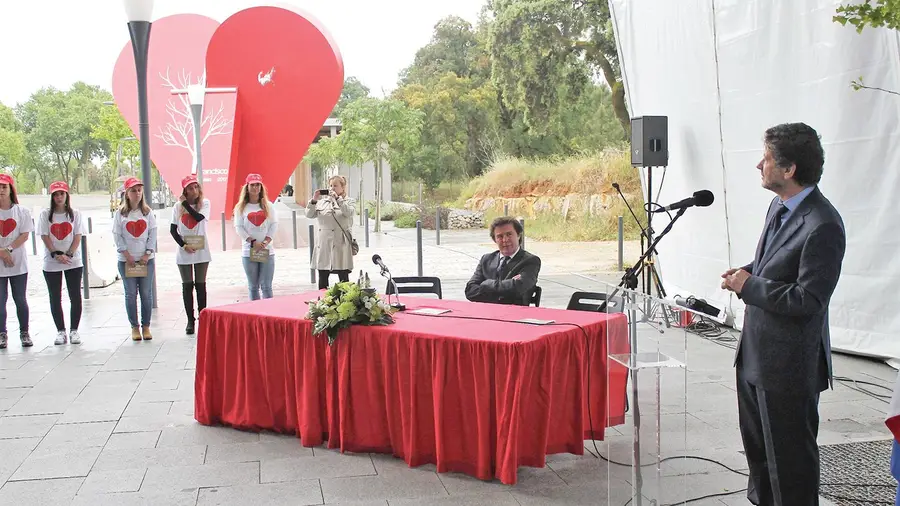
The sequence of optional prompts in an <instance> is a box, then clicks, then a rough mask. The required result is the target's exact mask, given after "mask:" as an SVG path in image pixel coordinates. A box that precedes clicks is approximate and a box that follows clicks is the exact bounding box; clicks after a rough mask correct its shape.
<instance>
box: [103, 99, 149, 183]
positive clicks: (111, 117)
mask: <svg viewBox="0 0 900 506" xmlns="http://www.w3.org/2000/svg"><path fill="white" fill-rule="evenodd" d="M91 137H92V138H94V139H96V140H97V141H99V142H101V143H102V145H103V146H104V148H105V150H106V152H107V153H109V159H110V160H109V161H110V163H104V164H102V166H101V167H100V169H99V171H98V172H96V173H95V174H92V177H93V178H94V179H95V180H96V179H97V178H100V179H102V180H103V181H104V184H105V186H106V191H112V190H114V189H115V180H116V178H118V177H119V176H121V175H123V174H124V171H123V169H124V168H125V167H126V164H125V163H124V162H126V161H128V160H134V159H136V158H138V157H139V156H140V154H141V147H140V143H139V142H137V140H136V139H135V138H134V134H133V132H132V131H131V127H130V126H128V122H127V121H125V118H124V117H122V114H121V113H120V112H119V109H118V108H116V107H104V108H102V109H101V110H100V120H99V122H98V123H97V124H96V125H94V126H93V129H92V130H91Z"/></svg>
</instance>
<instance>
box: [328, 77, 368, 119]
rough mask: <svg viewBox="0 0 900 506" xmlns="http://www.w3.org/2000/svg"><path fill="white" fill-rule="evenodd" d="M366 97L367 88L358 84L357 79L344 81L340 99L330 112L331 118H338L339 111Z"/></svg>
mask: <svg viewBox="0 0 900 506" xmlns="http://www.w3.org/2000/svg"><path fill="white" fill-rule="evenodd" d="M368 96H369V88H368V87H366V85H364V84H363V83H362V82H360V80H359V79H357V78H356V77H353V76H350V77H348V78H346V79H344V88H343V89H342V90H341V98H339V99H338V103H337V105H335V106H334V109H333V110H332V111H331V117H333V118H334V117H339V116H340V115H341V111H343V110H344V108H345V107H347V105H348V104H350V103H352V102H354V101H356V100H359V99H361V98H364V97H368Z"/></svg>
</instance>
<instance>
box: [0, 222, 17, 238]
mask: <svg viewBox="0 0 900 506" xmlns="http://www.w3.org/2000/svg"><path fill="white" fill-rule="evenodd" d="M15 229H16V219H15V218H7V219H5V220H0V235H2V236H3V237H6V236H8V235H9V234H11V233H12V232H13V230H15Z"/></svg>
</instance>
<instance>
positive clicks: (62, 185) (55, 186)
mask: <svg viewBox="0 0 900 506" xmlns="http://www.w3.org/2000/svg"><path fill="white" fill-rule="evenodd" d="M48 190H49V191H50V195H53V194H54V193H56V192H66V193H69V185H67V184H66V182H65V181H56V182H53V183H51V184H50V188H48Z"/></svg>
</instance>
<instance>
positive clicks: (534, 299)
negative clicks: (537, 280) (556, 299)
mask: <svg viewBox="0 0 900 506" xmlns="http://www.w3.org/2000/svg"><path fill="white" fill-rule="evenodd" d="M541 292H542V290H541V287H539V286H537V285H535V287H534V289H533V290H532V291H531V299H529V301H528V305H531V304H534V307H539V306H540V305H541Z"/></svg>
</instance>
